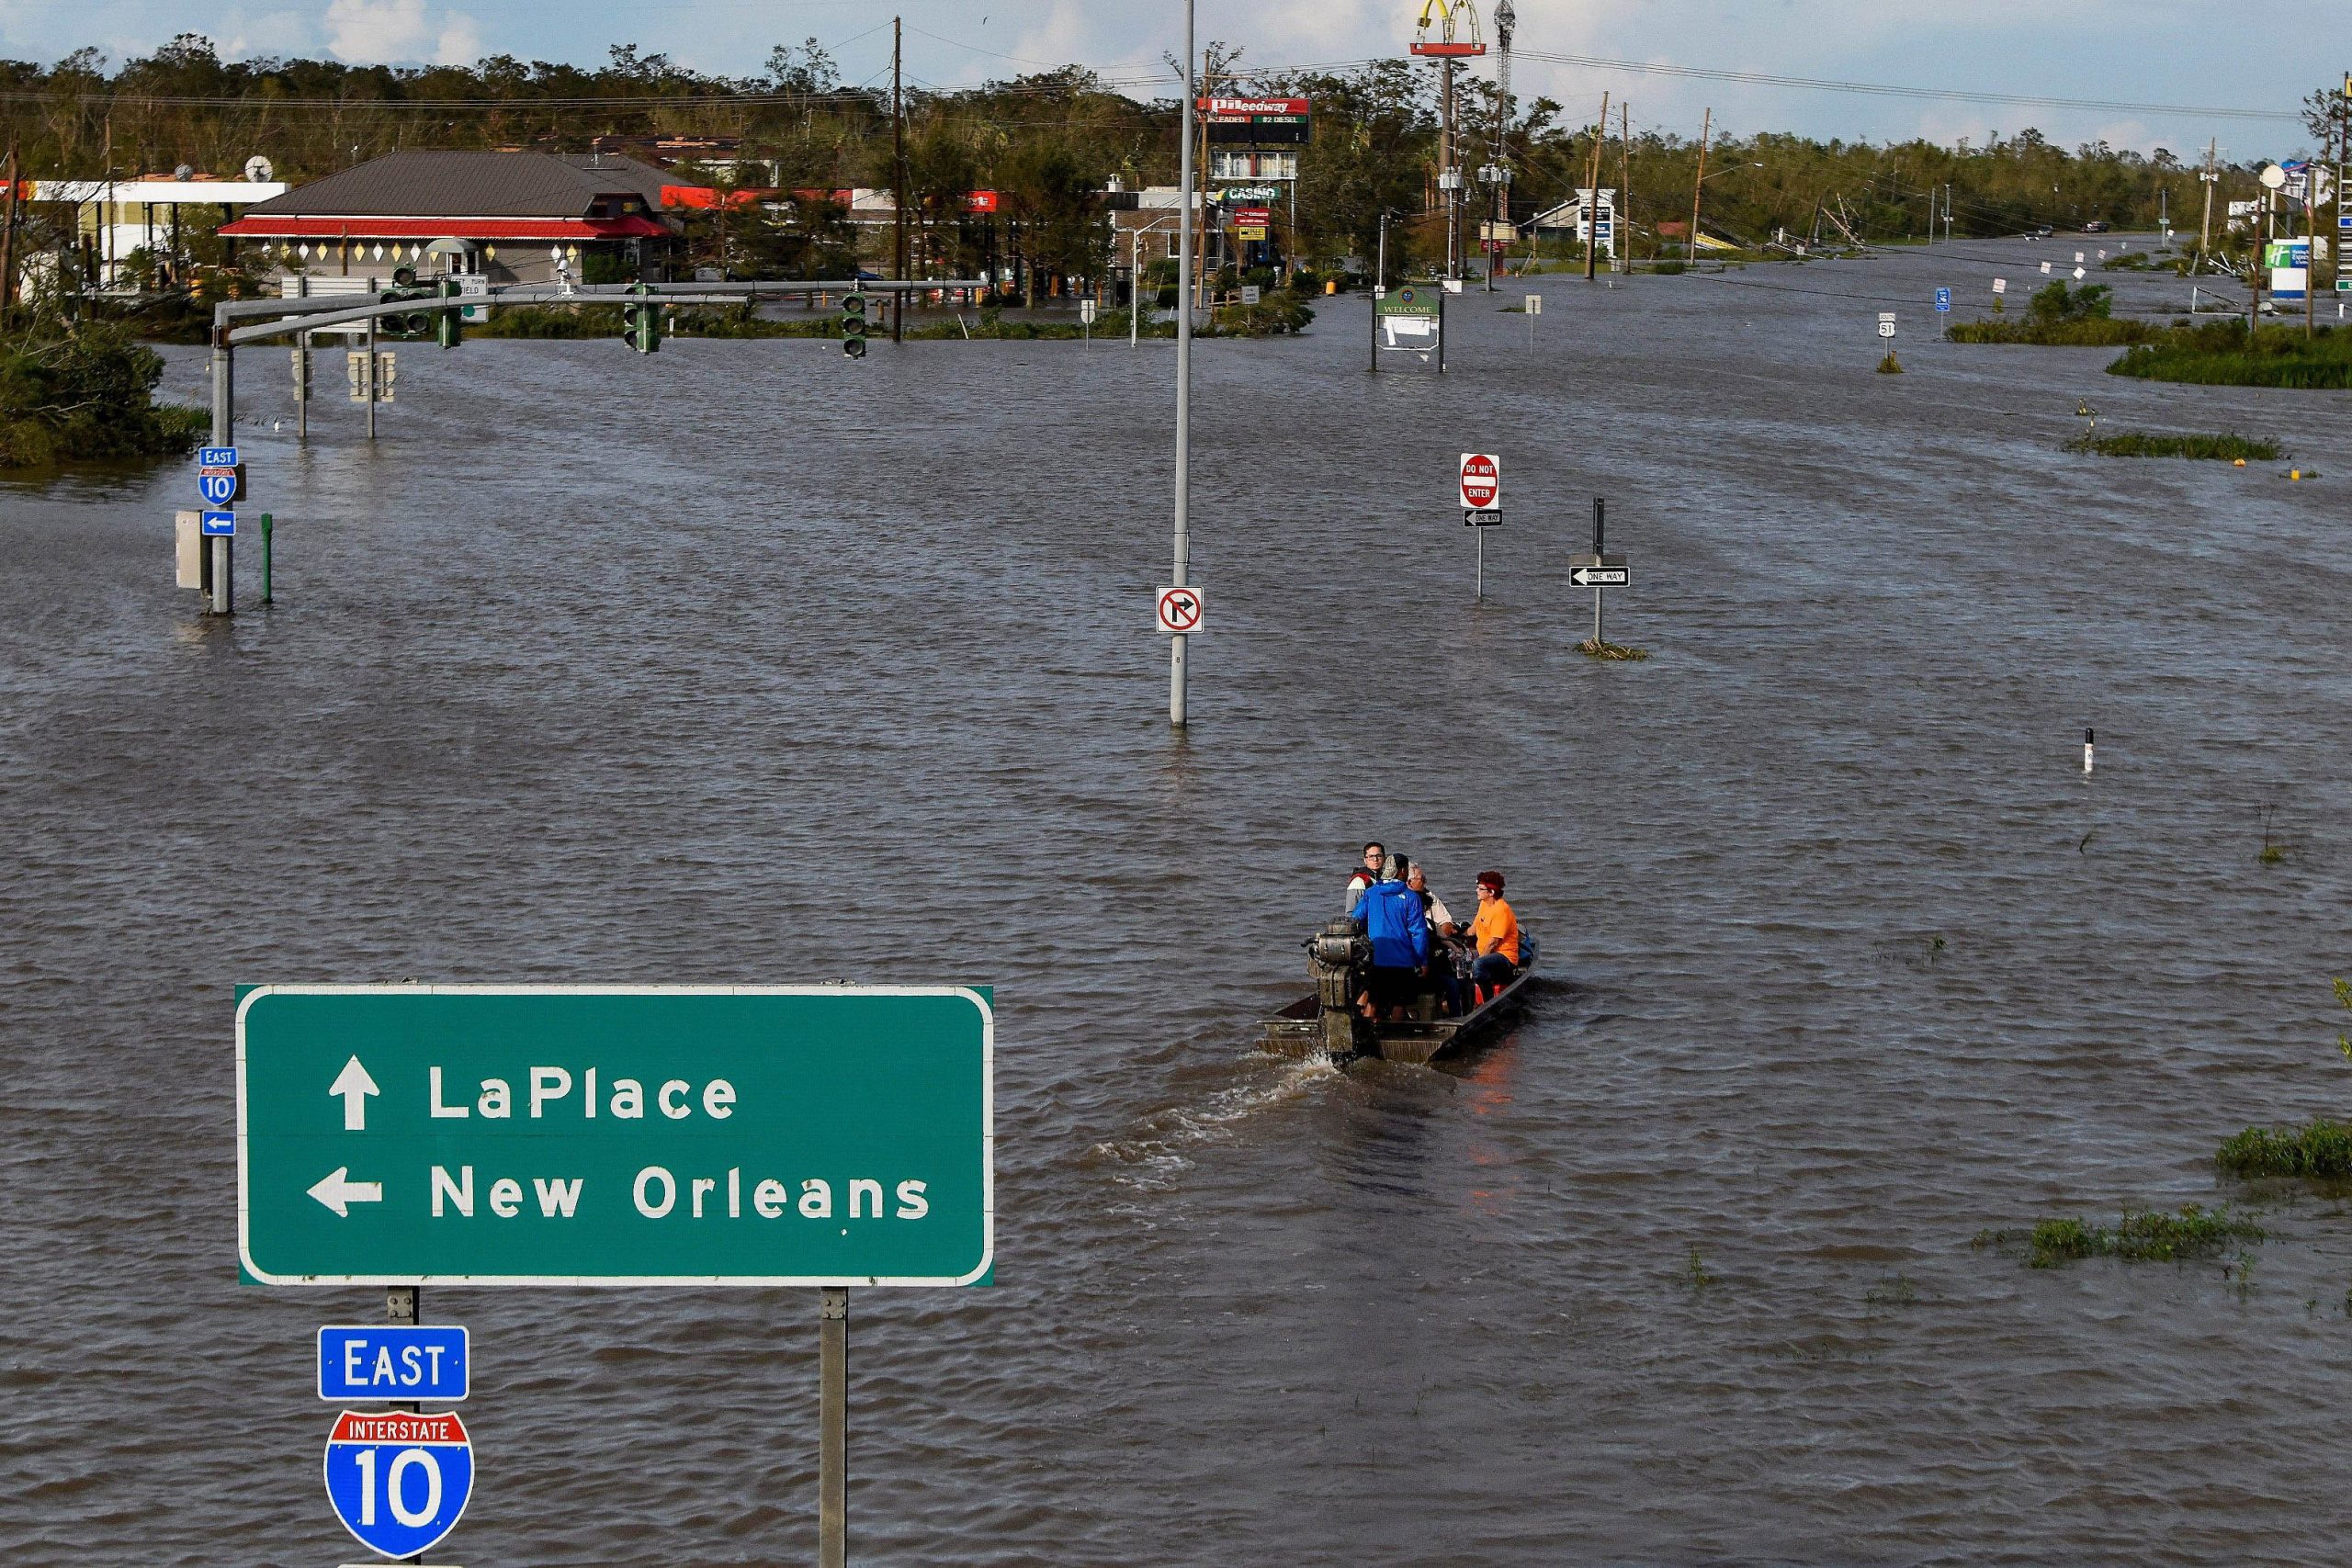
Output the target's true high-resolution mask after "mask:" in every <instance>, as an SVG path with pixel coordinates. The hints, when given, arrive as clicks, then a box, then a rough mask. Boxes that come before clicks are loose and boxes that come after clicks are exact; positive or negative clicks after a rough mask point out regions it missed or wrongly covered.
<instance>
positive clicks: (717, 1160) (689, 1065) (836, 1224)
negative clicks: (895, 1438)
mask: <svg viewBox="0 0 2352 1568" xmlns="http://www.w3.org/2000/svg"><path fill="white" fill-rule="evenodd" d="M995 1034H996V1025H995V1014H994V1011H993V1010H992V1008H991V1005H990V1001H989V995H988V993H987V992H986V991H985V990H973V989H968V988H966V987H953V986H936V987H879V986H709V987H701V986H669V987H617V986H616V987H603V986H257V987H253V988H252V989H251V990H249V991H247V992H245V993H244V994H243V997H242V998H240V1000H239V1002H238V1006H237V1246H238V1253H239V1257H240V1258H241V1259H242V1261H243V1265H244V1269H245V1271H246V1272H247V1273H248V1274H250V1275H251V1276H252V1277H253V1278H254V1279H255V1280H259V1281H260V1282H261V1283H263V1284H266V1285H357V1284H393V1285H404V1284H443V1285H968V1284H971V1283H973V1282H975V1281H977V1280H979V1279H980V1278H981V1277H982V1276H983V1275H985V1274H986V1273H987V1272H988V1270H989V1262H990V1258H991V1255H992V1253H993V1250H994V1247H995V1235H996V1175H995V1169H996V1163H995V1125H994V1109H993V1106H994V1090H993V1083H994V1077H993V1055H994V1046H995Z"/></svg>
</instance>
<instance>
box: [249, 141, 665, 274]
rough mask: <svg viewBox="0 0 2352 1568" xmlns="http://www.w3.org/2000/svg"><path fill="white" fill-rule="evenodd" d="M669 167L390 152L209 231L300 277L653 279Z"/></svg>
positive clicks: (557, 157)
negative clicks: (411, 271) (413, 274)
mask: <svg viewBox="0 0 2352 1568" xmlns="http://www.w3.org/2000/svg"><path fill="white" fill-rule="evenodd" d="M668 180H669V176H668V175H665V174H663V172H662V170H660V169H657V168H654V167H653V166H652V165H651V164H641V163H639V162H638V161H637V160H636V159H634V158H628V157H623V156H619V155H616V154H607V153H596V152H579V153H559V152H391V153H387V154H386V155H385V156H383V157H381V158H375V159H370V160H369V161H368V162H367V163H365V164H358V165H356V166H355V167H353V168H349V169H345V170H343V171H342V172H341V173H339V174H333V175H326V176H325V177H324V178H322V179H316V180H312V181H311V183H310V184H308V185H305V186H299V187H297V188H295V189H293V190H290V191H288V192H286V194H284V195H283V196H277V197H273V198H272V199H270V200H267V201H263V202H258V203H256V204H254V206H253V207H251V208H248V209H246V211H245V214H244V216H243V217H242V218H240V219H238V220H236V221H234V222H232V223H228V224H224V225H223V226H222V227H221V230H220V232H221V233H222V235H224V236H226V237H227V238H229V239H231V240H234V241H237V242H239V243H243V244H256V243H258V244H262V245H266V246H267V247H268V248H269V253H270V254H272V255H273V256H274V257H277V259H279V260H280V261H281V262H282V263H283V264H284V265H286V267H287V268H288V271H292V272H301V273H305V274H307V275H308V276H311V277H319V276H324V277H331V278H350V277H361V278H365V277H371V276H379V275H386V276H388V275H389V274H390V272H391V271H392V270H393V269H394V268H395V267H398V266H412V267H414V268H416V270H417V271H418V273H419V274H420V275H424V274H432V275H435V276H438V275H442V274H452V273H481V274H483V275H486V276H488V277H489V278H490V279H491V280H492V282H493V283H551V282H554V281H555V280H556V278H557V276H558V274H559V271H560V272H561V273H563V274H565V275H567V276H571V277H572V278H574V279H575V280H580V281H585V282H617V281H626V280H634V279H636V278H637V277H639V276H660V274H661V270H662V266H663V265H665V264H666V262H667V261H668V259H669V256H670V253H671V252H672V250H673V248H674V247H675V243H676V241H677V238H678V234H679V226H678V223H677V221H676V220H674V219H673V218H671V217H669V216H668V215H667V214H665V213H664V212H663V211H662V186H663V185H664V184H665V183H667V182H668Z"/></svg>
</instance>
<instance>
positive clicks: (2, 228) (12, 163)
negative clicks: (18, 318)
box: [0, 136, 17, 319]
mask: <svg viewBox="0 0 2352 1568" xmlns="http://www.w3.org/2000/svg"><path fill="white" fill-rule="evenodd" d="M16 302H17V139H16V138H15V137H13V136H11V137H10V138H8V213H7V216H6V218H5V219H0V319H5V318H6V315H7V312H8V310H9V308H10V307H11V306H13V305H15V304H16Z"/></svg>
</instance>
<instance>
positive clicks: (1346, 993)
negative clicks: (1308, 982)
mask: <svg viewBox="0 0 2352 1568" xmlns="http://www.w3.org/2000/svg"><path fill="white" fill-rule="evenodd" d="M1306 953H1307V963H1308V966H1309V967H1310V968H1312V969H1313V970H1314V971H1315V999H1316V1001H1317V1004H1319V1005H1318V1007H1317V1013H1316V1020H1317V1023H1318V1024H1319V1025H1320V1026H1321V1028H1322V1032H1323V1041H1322V1043H1323V1050H1324V1053H1325V1054H1326V1055H1329V1056H1330V1057H1331V1059H1332V1060H1333V1061H1339V1062H1344V1061H1346V1060H1347V1059H1348V1058H1349V1057H1351V1056H1352V1055H1356V1054H1357V1052H1358V1051H1360V1050H1362V1049H1363V1046H1364V1045H1365V1044H1366V1042H1365V1041H1364V1039H1363V1035H1364V1034H1365V1033H1367V1032H1369V1031H1370V1029H1371V1027H1372V1026H1371V1025H1370V1024H1369V1023H1368V1022H1366V1021H1364V1019H1363V1015H1361V1014H1359V1013H1358V1012H1357V1011H1356V998H1357V997H1359V996H1361V995H1363V987H1364V985H1365V983H1366V979H1367V976H1369V975H1370V974H1371V971H1372V943H1371V942H1368V941H1366V940H1365V939H1364V935H1363V932H1362V931H1358V930H1357V929H1356V923H1355V922H1354V921H1353V920H1349V919H1339V920H1333V921H1332V922H1331V923H1330V924H1329V925H1328V926H1325V927H1324V928H1323V929H1322V930H1321V931H1317V933H1316V934H1315V936H1314V937H1313V938H1312V939H1311V940H1309V941H1308V942H1307V944H1306Z"/></svg>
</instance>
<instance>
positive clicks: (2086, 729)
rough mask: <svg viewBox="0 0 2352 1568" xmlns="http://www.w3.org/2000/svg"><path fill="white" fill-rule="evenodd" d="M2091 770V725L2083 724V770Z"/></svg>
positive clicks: (2085, 771) (2087, 771)
mask: <svg viewBox="0 0 2352 1568" xmlns="http://www.w3.org/2000/svg"><path fill="white" fill-rule="evenodd" d="M2090 771H2091V727H2090V726H2089V725H2087V724H2086V725H2085V726H2083V772H2084V773H2089V772H2090Z"/></svg>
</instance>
